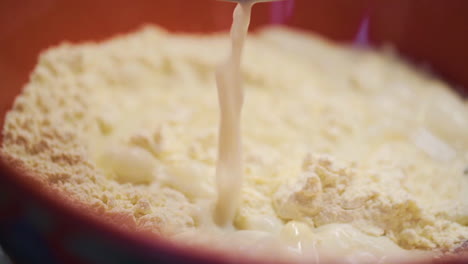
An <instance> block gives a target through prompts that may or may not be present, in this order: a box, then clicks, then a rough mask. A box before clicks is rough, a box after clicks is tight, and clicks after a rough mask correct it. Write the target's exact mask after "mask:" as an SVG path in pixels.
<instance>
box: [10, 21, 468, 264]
mask: <svg viewBox="0 0 468 264" xmlns="http://www.w3.org/2000/svg"><path fill="white" fill-rule="evenodd" d="M228 43H229V39H228V36H227V35H212V36H206V35H203V36H192V35H173V34H169V33H167V32H164V31H163V30H161V29H158V28H146V29H144V30H142V31H139V32H137V33H134V34H130V35H127V36H121V37H118V38H115V39H112V40H110V41H107V42H104V43H99V44H96V43H88V44H81V45H70V44H63V45H61V46H59V47H56V48H53V49H50V50H48V51H46V52H45V53H43V54H42V55H41V57H40V60H39V63H38V65H37V67H36V69H35V70H34V72H33V74H32V76H31V80H30V82H29V83H28V84H27V85H26V87H25V89H24V91H23V93H22V94H21V95H20V96H19V97H18V98H17V100H16V102H15V104H14V106H13V109H12V110H11V111H10V112H9V113H8V115H7V118H6V122H5V126H4V130H3V135H4V141H3V147H2V151H3V153H4V154H5V155H7V156H9V157H10V158H13V159H16V160H19V161H21V162H23V163H24V164H25V166H26V167H27V168H28V169H29V170H31V171H33V172H36V173H37V175H38V176H41V177H42V179H43V180H44V182H45V184H48V185H49V186H50V187H51V188H56V189H60V190H63V191H66V192H68V193H70V194H71V195H72V197H74V198H76V199H79V200H80V201H82V202H85V203H86V204H89V205H90V206H92V207H94V208H96V209H97V210H104V211H108V212H115V213H118V214H122V215H124V216H127V217H128V218H130V219H133V220H134V221H135V223H136V224H137V225H138V226H139V227H141V228H145V229H148V230H153V231H154V232H163V233H165V234H167V235H168V236H172V235H176V236H175V238H181V237H183V238H185V237H186V236H189V237H194V236H192V235H190V234H194V233H195V234H199V233H200V232H201V233H203V234H205V233H207V234H208V233H210V234H211V232H212V230H211V229H212V228H213V222H212V215H213V210H214V205H215V201H216V197H217V194H216V190H215V166H216V156H217V154H216V146H217V136H218V135H217V133H218V132H217V128H218V103H217V95H216V86H215V78H214V71H215V67H216V65H218V63H219V60H220V58H223V56H224V55H225V54H226V53H227V49H228V47H229V45H228ZM242 74H243V78H244V81H245V89H246V91H245V92H246V99H245V103H244V107H245V108H244V115H243V120H242V122H243V125H242V127H243V130H242V134H243V136H244V142H243V148H244V150H243V151H244V177H245V180H244V186H243V187H242V194H241V203H240V206H239V209H238V211H237V213H236V216H235V223H234V224H235V227H236V229H237V230H238V231H235V232H232V231H229V232H230V233H226V232H228V231H223V230H217V231H215V234H218V233H220V234H223V235H224V236H227V237H228V238H233V239H234V238H237V237H249V238H252V237H255V239H250V240H249V241H250V243H254V242H252V241H256V242H255V243H256V245H257V246H258V245H259V244H262V243H263V244H265V245H266V244H268V243H267V242H266V241H269V240H271V239H270V235H272V236H274V237H279V238H280V240H282V241H286V242H285V243H286V244H288V243H289V244H292V246H289V247H288V248H289V249H291V250H292V251H294V252H299V253H301V254H304V255H307V254H309V253H310V252H315V251H314V250H315V249H317V250H318V251H327V249H328V250H332V249H333V248H340V249H342V250H341V251H343V252H348V253H346V254H348V256H350V258H355V257H359V256H357V255H353V253H352V252H366V251H368V252H371V253H372V254H374V255H375V256H382V254H389V253H388V252H386V251H385V250H384V251H385V252H381V251H382V250H381V251H379V249H378V247H374V245H376V244H377V245H386V246H384V248H390V247H394V248H395V250H394V251H392V252H395V254H401V252H404V251H403V249H401V248H404V249H424V250H450V249H453V248H455V247H457V246H458V245H459V244H460V243H462V242H463V241H465V240H467V239H468V176H467V175H464V170H465V169H466V167H467V166H468V104H467V102H466V101H463V100H462V99H460V98H459V97H458V96H456V95H455V94H453V92H451V91H450V89H449V87H448V85H447V84H444V83H442V82H441V81H439V80H437V79H435V78H433V77H431V76H429V75H427V74H425V73H422V72H419V71H418V70H415V69H414V68H413V67H411V66H408V65H407V64H405V63H404V62H402V61H401V60H400V59H399V58H398V57H397V56H395V55H392V52H391V51H364V50H354V49H351V48H346V47H341V46H337V45H335V44H333V43H329V42H327V41H325V40H322V39H319V38H317V37H314V36H311V35H308V34H304V33H300V32H294V31H292V30H289V29H282V28H269V29H265V30H262V31H261V32H259V33H258V34H256V35H254V36H251V38H250V39H249V40H248V41H247V45H246V47H245V54H244V62H243V65H242ZM241 230H242V231H241ZM291 234H296V235H292V237H291ZM297 234H299V235H297ZM339 234H343V235H339ZM195 236H197V237H200V235H195ZM208 236H209V235H207V237H208ZM220 236H221V235H219V236H217V237H218V239H221V238H220ZM375 239H377V240H375ZM234 240H235V239H234ZM226 241H228V239H226ZM243 241H244V243H245V240H243ZM258 241H263V242H262V243H260V242H258ZM288 241H289V242H288ZM359 241H361V242H359ZM376 241H380V242H376ZM391 241H393V242H391ZM338 242H339V243H341V244H339V246H337V243H338ZM379 243H380V244H379ZM394 243H395V244H394ZM263 244H262V245H263ZM298 245H300V246H298ZM397 245H398V246H397ZM372 247H374V249H371V248H372ZM246 248H249V247H248V246H246ZM265 248H269V246H265ZM312 249H314V250H312ZM291 250H289V251H291ZM405 252H406V251H405ZM312 255H314V254H312ZM360 257H362V258H364V259H365V258H367V257H369V255H365V256H360ZM362 258H360V259H361V260H362Z"/></svg>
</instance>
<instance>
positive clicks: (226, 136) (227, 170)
mask: <svg viewBox="0 0 468 264" xmlns="http://www.w3.org/2000/svg"><path fill="white" fill-rule="evenodd" d="M254 3H255V1H246V2H243V3H240V4H238V5H237V7H236V9H235V10H234V15H233V24H232V28H231V54H230V56H229V57H228V59H227V61H226V62H224V63H223V64H221V65H220V66H219V68H218V69H217V71H216V83H217V87H218V100H219V107H220V125H219V141H218V161H217V164H216V184H217V191H218V200H217V203H216V207H215V211H214V221H215V223H216V224H217V225H218V226H221V227H229V226H231V225H232V221H233V219H234V215H235V213H236V209H237V206H238V204H239V200H240V190H241V187H242V178H243V175H242V174H243V166H242V138H241V114H242V105H243V102H244V91H243V88H242V78H241V70H240V66H241V57H242V50H243V48H244V43H245V38H246V36H247V33H248V28H249V24H250V14H251V10H252V6H253V4H254Z"/></svg>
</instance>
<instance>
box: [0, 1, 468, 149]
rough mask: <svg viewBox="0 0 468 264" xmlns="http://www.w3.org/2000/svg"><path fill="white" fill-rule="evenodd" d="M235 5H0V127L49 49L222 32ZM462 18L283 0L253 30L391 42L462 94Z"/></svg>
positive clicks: (406, 5) (451, 4) (404, 7)
mask: <svg viewBox="0 0 468 264" xmlns="http://www.w3.org/2000/svg"><path fill="white" fill-rule="evenodd" d="M233 7H234V5H233V4H232V3H226V2H220V1H215V0H191V1H187V0H161V1H158V0H134V1H127V0H101V1H94V0H81V1H66V0H43V1H36V0H23V1H17V0H3V1H1V2H0V91H1V92H0V127H1V128H3V122H4V118H5V114H6V112H7V111H8V109H9V108H10V107H11V104H12V102H13V99H14V98H15V96H17V95H18V94H19V93H20V92H21V89H22V86H23V85H24V84H25V83H26V82H27V80H28V77H29V73H30V72H31V70H32V68H33V67H34V65H35V63H36V62H37V56H38V54H39V53H40V52H41V51H42V50H44V49H46V48H48V47H50V46H51V45H56V44H58V43H60V42H62V41H71V42H80V41H89V40H102V39H105V38H108V37H111V36H113V35H115V34H119V33H125V32H129V31H132V30H134V29H136V28H138V27H139V26H142V25H144V24H148V23H150V24H158V25H161V26H163V27H165V28H167V29H168V30H171V31H175V32H197V33H205V32H215V31H225V30H227V29H228V28H229V26H230V23H231V20H232V10H233ZM466 14H468V1H465V0H452V1H444V2H443V1H439V0H426V1H407V0H393V1H371V0H354V1H349V0H285V1H282V2H275V3H268V4H259V5H257V6H256V7H255V8H254V13H253V18H252V30H254V29H255V28H258V27H261V26H263V25H267V24H286V25H289V26H293V27H296V28H301V29H306V30H310V31H313V32H316V33H319V34H322V35H324V36H326V37H329V38H331V39H333V40H337V41H342V42H359V43H361V44H362V43H364V44H372V45H377V46H378V45H382V44H386V43H391V44H393V45H395V46H396V47H397V50H399V51H400V52H401V53H403V54H404V55H406V56H407V57H408V58H411V59H414V60H416V61H417V62H419V63H424V64H425V65H428V66H430V67H431V69H433V70H434V71H435V72H436V73H437V74H439V75H440V76H442V77H443V78H446V79H447V80H449V81H450V82H452V83H454V84H457V86H456V87H458V89H459V92H461V93H462V94H464V95H466V94H467V93H468V90H467V89H464V88H463V87H468V60H466V58H468V49H467V48H466V47H468V34H466V29H467V28H468V20H467V19H466V18H465V17H466ZM0 142H1V135H0Z"/></svg>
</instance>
